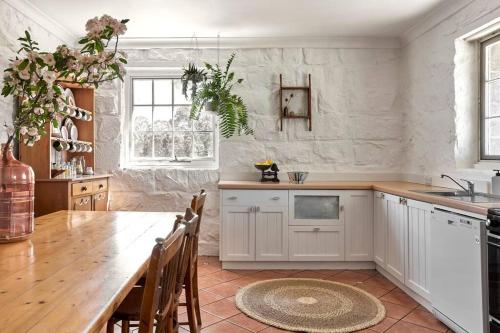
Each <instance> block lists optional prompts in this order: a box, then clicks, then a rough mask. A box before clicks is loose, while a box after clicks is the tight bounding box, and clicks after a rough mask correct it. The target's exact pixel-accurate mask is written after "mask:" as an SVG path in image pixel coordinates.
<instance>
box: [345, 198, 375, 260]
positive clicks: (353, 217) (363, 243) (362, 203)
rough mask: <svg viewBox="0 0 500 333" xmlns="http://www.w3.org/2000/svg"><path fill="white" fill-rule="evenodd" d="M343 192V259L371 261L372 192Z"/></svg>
mask: <svg viewBox="0 0 500 333" xmlns="http://www.w3.org/2000/svg"><path fill="white" fill-rule="evenodd" d="M345 192H346V193H345V208H344V225H345V260H346V261H373V192H372V191H345Z"/></svg>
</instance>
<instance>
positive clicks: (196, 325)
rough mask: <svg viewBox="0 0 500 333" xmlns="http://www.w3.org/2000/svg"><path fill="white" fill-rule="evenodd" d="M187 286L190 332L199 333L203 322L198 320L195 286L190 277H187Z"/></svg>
mask: <svg viewBox="0 0 500 333" xmlns="http://www.w3.org/2000/svg"><path fill="white" fill-rule="evenodd" d="M185 286H186V287H185V289H184V290H185V291H186V308H187V316H188V323H189V331H190V332H193V333H199V332H200V327H201V320H198V316H197V314H196V310H195V301H194V290H193V284H192V283H191V281H190V278H189V277H186V283H185Z"/></svg>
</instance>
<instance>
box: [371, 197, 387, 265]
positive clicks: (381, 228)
mask: <svg viewBox="0 0 500 333" xmlns="http://www.w3.org/2000/svg"><path fill="white" fill-rule="evenodd" d="M386 239H387V200H385V193H381V192H378V191H377V192H375V193H374V195H373V260H374V261H375V263H376V264H377V265H380V266H382V267H383V268H385V267H386V263H385V258H386Z"/></svg>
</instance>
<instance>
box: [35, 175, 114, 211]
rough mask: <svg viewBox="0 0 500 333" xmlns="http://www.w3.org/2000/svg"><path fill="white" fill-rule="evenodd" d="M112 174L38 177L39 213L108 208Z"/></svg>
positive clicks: (36, 197) (103, 209)
mask: <svg viewBox="0 0 500 333" xmlns="http://www.w3.org/2000/svg"><path fill="white" fill-rule="evenodd" d="M110 177H111V175H108V174H106V175H94V176H79V177H73V178H67V179H62V178H61V179H47V180H43V179H41V180H37V181H36V184H35V216H41V215H45V214H49V213H53V212H57V211H59V210H80V211H106V210H108V202H109V180H110Z"/></svg>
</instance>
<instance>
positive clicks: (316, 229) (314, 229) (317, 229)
mask: <svg viewBox="0 0 500 333" xmlns="http://www.w3.org/2000/svg"><path fill="white" fill-rule="evenodd" d="M320 230H321V228H318V227H316V228H313V231H316V232H318V231H320Z"/></svg>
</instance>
